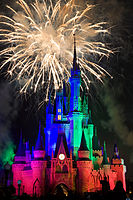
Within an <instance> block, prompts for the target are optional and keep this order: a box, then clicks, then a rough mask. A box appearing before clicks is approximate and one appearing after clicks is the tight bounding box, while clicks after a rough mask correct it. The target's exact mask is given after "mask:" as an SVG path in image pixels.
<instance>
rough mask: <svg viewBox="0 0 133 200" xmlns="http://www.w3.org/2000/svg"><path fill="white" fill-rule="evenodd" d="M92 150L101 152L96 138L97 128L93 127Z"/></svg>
mask: <svg viewBox="0 0 133 200" xmlns="http://www.w3.org/2000/svg"><path fill="white" fill-rule="evenodd" d="M93 149H94V150H101V148H100V146H99V144H98V136H97V128H96V127H95V134H94V138H93Z"/></svg>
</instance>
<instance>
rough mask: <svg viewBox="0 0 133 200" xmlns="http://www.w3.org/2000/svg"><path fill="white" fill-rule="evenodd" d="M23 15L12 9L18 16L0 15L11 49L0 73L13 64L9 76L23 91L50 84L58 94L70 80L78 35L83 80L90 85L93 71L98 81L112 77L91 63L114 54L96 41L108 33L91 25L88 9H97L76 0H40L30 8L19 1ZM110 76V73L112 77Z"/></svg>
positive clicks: (98, 25) (99, 25) (4, 40)
mask: <svg viewBox="0 0 133 200" xmlns="http://www.w3.org/2000/svg"><path fill="white" fill-rule="evenodd" d="M17 4H18V5H19V11H16V10H14V9H13V8H11V7H9V6H8V8H9V9H10V10H11V11H12V12H13V17H12V18H10V17H7V16H5V15H2V16H0V18H1V21H0V23H2V24H4V28H1V29H0V33H1V34H0V35H1V37H2V39H1V41H0V42H2V43H5V44H6V45H7V46H8V47H7V48H5V49H4V50H2V51H1V52H0V55H1V56H2V55H4V56H5V58H6V59H5V60H4V62H3V63H2V65H1V69H2V68H3V67H4V66H5V65H7V64H8V66H9V67H8V74H9V75H10V76H11V77H12V78H13V79H15V80H18V81H19V83H20V85H21V90H20V93H23V92H24V93H25V92H27V91H28V90H29V89H31V90H33V91H34V92H36V91H37V89H40V87H44V86H45V87H47V89H46V92H45V94H46V99H47V97H48V91H49V87H50V85H51V84H53V86H54V89H55V90H57V89H58V88H59V87H60V86H61V85H62V82H63V81H64V80H68V79H69V77H70V69H71V68H72V60H73V34H75V35H76V42H77V53H78V62H79V66H80V69H81V76H82V79H83V81H84V83H85V85H86V87H87V88H88V87H89V84H90V82H91V78H90V77H89V76H87V75H86V71H89V72H90V74H91V75H94V76H95V77H96V78H97V79H99V80H100V81H102V77H103V76H105V75H109V73H108V72H107V71H106V70H105V69H103V68H102V67H101V66H99V64H97V63H95V62H92V61H91V60H89V59H88V57H89V55H96V56H99V58H102V57H104V56H106V57H108V56H109V54H110V53H112V51H111V50H109V49H108V48H106V47H105V44H104V43H102V42H100V41H96V40H94V38H97V36H98V35H99V34H108V33H109V32H108V30H107V29H105V28H104V27H105V24H106V22H100V23H96V24H94V23H91V22H90V18H89V11H90V10H91V9H92V8H93V5H89V4H86V5H85V4H82V5H84V6H81V4H77V3H76V1H75V0H68V1H67V2H64V1H62V0H59V1H57V2H56V3H54V2H52V0H47V1H45V0H43V1H42V2H40V1H38V0H36V1H35V2H34V3H32V4H30V6H29V5H28V4H27V3H26V2H25V1H24V0H18V1H17ZM109 76H110V75H109Z"/></svg>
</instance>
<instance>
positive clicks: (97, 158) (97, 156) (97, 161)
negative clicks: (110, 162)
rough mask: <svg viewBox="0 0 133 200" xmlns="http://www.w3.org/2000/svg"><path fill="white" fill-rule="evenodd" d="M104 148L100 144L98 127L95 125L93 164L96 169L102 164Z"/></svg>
mask: <svg viewBox="0 0 133 200" xmlns="http://www.w3.org/2000/svg"><path fill="white" fill-rule="evenodd" d="M102 159H103V158H102V149H101V147H100V145H99V141H98V136H97V129H96V127H95V134H94V136H93V165H94V169H96V170H98V169H99V168H100V167H101V164H102Z"/></svg>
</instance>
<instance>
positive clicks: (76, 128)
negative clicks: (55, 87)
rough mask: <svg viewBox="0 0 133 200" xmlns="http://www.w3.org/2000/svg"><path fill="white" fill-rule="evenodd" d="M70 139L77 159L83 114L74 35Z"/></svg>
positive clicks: (79, 73)
mask: <svg viewBox="0 0 133 200" xmlns="http://www.w3.org/2000/svg"><path fill="white" fill-rule="evenodd" d="M69 81H70V87H71V96H70V113H69V119H70V138H71V145H70V146H71V147H70V148H71V149H72V150H73V154H74V156H75V157H76V158H77V152H78V149H79V147H80V142H81V137H82V119H83V114H82V113H81V98H80V85H81V72H80V68H79V64H78V63H77V56H76V41H75V35H74V57H73V68H72V70H71V77H70V80H69Z"/></svg>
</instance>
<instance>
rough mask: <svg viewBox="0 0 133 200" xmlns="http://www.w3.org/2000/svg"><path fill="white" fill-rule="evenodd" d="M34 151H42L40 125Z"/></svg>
mask: <svg viewBox="0 0 133 200" xmlns="http://www.w3.org/2000/svg"><path fill="white" fill-rule="evenodd" d="M35 150H44V144H43V138H42V136H41V123H39V133H38V138H37V142H36V147H35Z"/></svg>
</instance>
